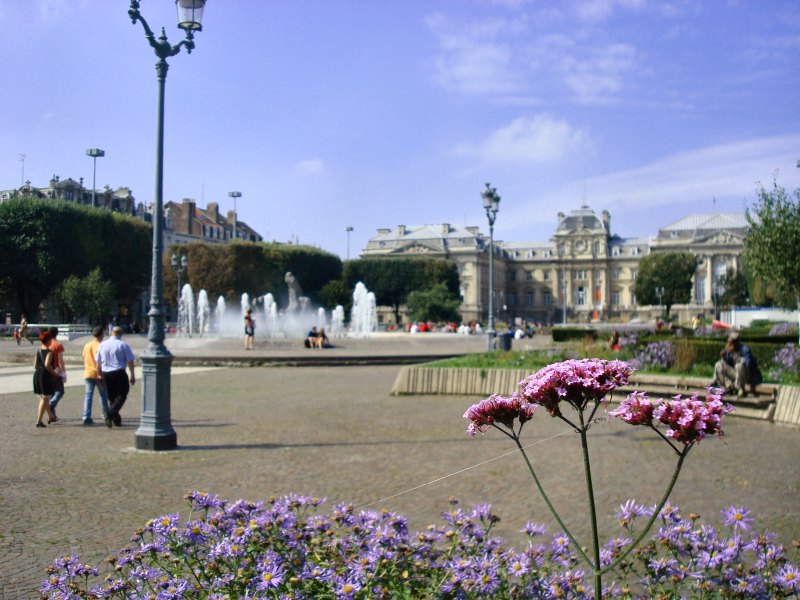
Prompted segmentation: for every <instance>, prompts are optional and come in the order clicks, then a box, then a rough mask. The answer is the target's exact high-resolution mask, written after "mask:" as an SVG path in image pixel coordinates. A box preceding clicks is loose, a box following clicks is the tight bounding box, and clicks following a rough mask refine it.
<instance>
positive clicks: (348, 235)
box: [344, 225, 353, 260]
mask: <svg viewBox="0 0 800 600" xmlns="http://www.w3.org/2000/svg"><path fill="white" fill-rule="evenodd" d="M351 231H353V228H352V227H350V225H348V226H347V227H345V228H344V232H345V233H346V234H347V260H350V232H351Z"/></svg>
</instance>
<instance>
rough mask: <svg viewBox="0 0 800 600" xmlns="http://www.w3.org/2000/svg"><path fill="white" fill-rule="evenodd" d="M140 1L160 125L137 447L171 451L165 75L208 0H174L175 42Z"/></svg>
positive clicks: (135, 16)
mask: <svg viewBox="0 0 800 600" xmlns="http://www.w3.org/2000/svg"><path fill="white" fill-rule="evenodd" d="M139 4H140V2H139V1H138V0H131V6H130V8H129V9H128V16H129V17H130V18H131V22H132V23H133V24H134V25H135V24H136V23H137V21H138V22H140V23H141V24H142V27H143V28H144V33H145V37H146V38H147V41H148V42H149V44H150V47H151V48H153V50H154V52H155V54H156V56H157V57H158V62H156V74H157V76H158V126H157V129H156V190H155V205H154V206H153V268H152V275H151V281H150V311H149V312H148V313H147V314H148V316H149V317H150V329H149V332H148V336H147V339H148V342H149V343H148V345H147V349H146V350H145V351H144V352H143V353H142V355H141V356H140V359H141V361H142V414H141V418H140V420H139V429H137V430H136V448H137V449H139V450H172V449H174V448H175V447H176V446H177V445H178V434H176V433H175V430H174V429H173V428H172V422H171V415H170V405H171V398H170V395H171V389H170V369H171V368H172V354H170V352H169V350H167V348H166V346H165V345H164V297H163V296H164V293H163V288H164V277H163V266H162V264H161V256H162V248H163V239H162V230H163V227H164V214H163V213H164V211H163V204H164V203H163V191H164V83H165V82H166V79H167V70H168V69H169V65H168V64H167V58H169V57H172V56H175V55H176V54H178V52H180V51H181V47H182V46H185V47H186V52H188V53H191V51H192V50H193V49H194V32H195V31H202V28H203V27H202V24H201V22H202V17H203V8H204V7H205V4H206V0H175V5H176V7H177V9H178V27H180V28H181V29H183V30H184V31H185V32H186V38H185V39H183V40H181V41H180V42H178V43H177V44H176V45H174V46H171V45H170V44H169V42H168V41H167V34H166V33H165V32H164V29H163V28H162V29H161V35H160V36H159V37H158V39H156V37H155V35H154V34H153V30H152V29H150V26H149V25H148V24H147V21H145V20H144V18H143V17H142V15H141V13H140V12H139Z"/></svg>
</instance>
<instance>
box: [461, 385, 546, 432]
mask: <svg viewBox="0 0 800 600" xmlns="http://www.w3.org/2000/svg"><path fill="white" fill-rule="evenodd" d="M535 410H536V407H535V406H532V405H531V404H529V403H528V402H527V401H526V400H523V399H522V398H521V397H520V395H519V394H512V395H511V397H510V398H505V397H503V396H499V395H497V394H493V395H491V396H489V397H488V398H487V399H486V400H481V401H480V402H478V403H477V404H473V405H472V406H470V407H469V408H468V409H467V412H465V413H464V418H465V419H469V421H470V424H469V427H467V433H468V434H469V435H470V436H474V435H475V434H476V433H477V432H479V431H480V432H481V433H483V432H484V431H486V428H487V427H489V426H490V425H493V424H494V423H500V424H501V425H505V426H506V427H508V428H509V429H512V428H513V427H514V420H515V419H518V420H519V423H520V425H522V424H523V423H525V422H527V421H530V419H531V418H532V417H533V413H534V411H535Z"/></svg>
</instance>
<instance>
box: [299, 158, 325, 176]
mask: <svg viewBox="0 0 800 600" xmlns="http://www.w3.org/2000/svg"><path fill="white" fill-rule="evenodd" d="M294 170H295V172H296V173H299V174H300V175H319V174H320V173H322V172H323V171H324V170H325V163H323V162H322V160H320V159H319V158H310V159H307V160H301V161H300V162H299V163H297V164H296V165H295V166H294Z"/></svg>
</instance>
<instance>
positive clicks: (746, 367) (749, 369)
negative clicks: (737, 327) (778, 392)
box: [711, 333, 764, 397]
mask: <svg viewBox="0 0 800 600" xmlns="http://www.w3.org/2000/svg"><path fill="white" fill-rule="evenodd" d="M762 381H764V377H763V375H762V374H761V370H760V369H759V368H758V361H757V360H756V357H755V356H754V355H753V352H752V351H751V350H750V347H749V346H747V345H746V344H743V343H742V340H741V339H739V334H738V333H732V334H730V335H729V336H728V343H727V344H725V348H724V349H723V350H722V351H721V352H720V358H719V360H718V361H717V364H716V365H714V381H713V382H712V383H711V385H712V386H713V387H721V388H725V389H726V390H729V391H732V392H734V393H736V394H738V395H739V396H740V397H745V396H747V386H750V393H752V394H755V393H756V386H757V385H758V384H759V383H761V382H762Z"/></svg>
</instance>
